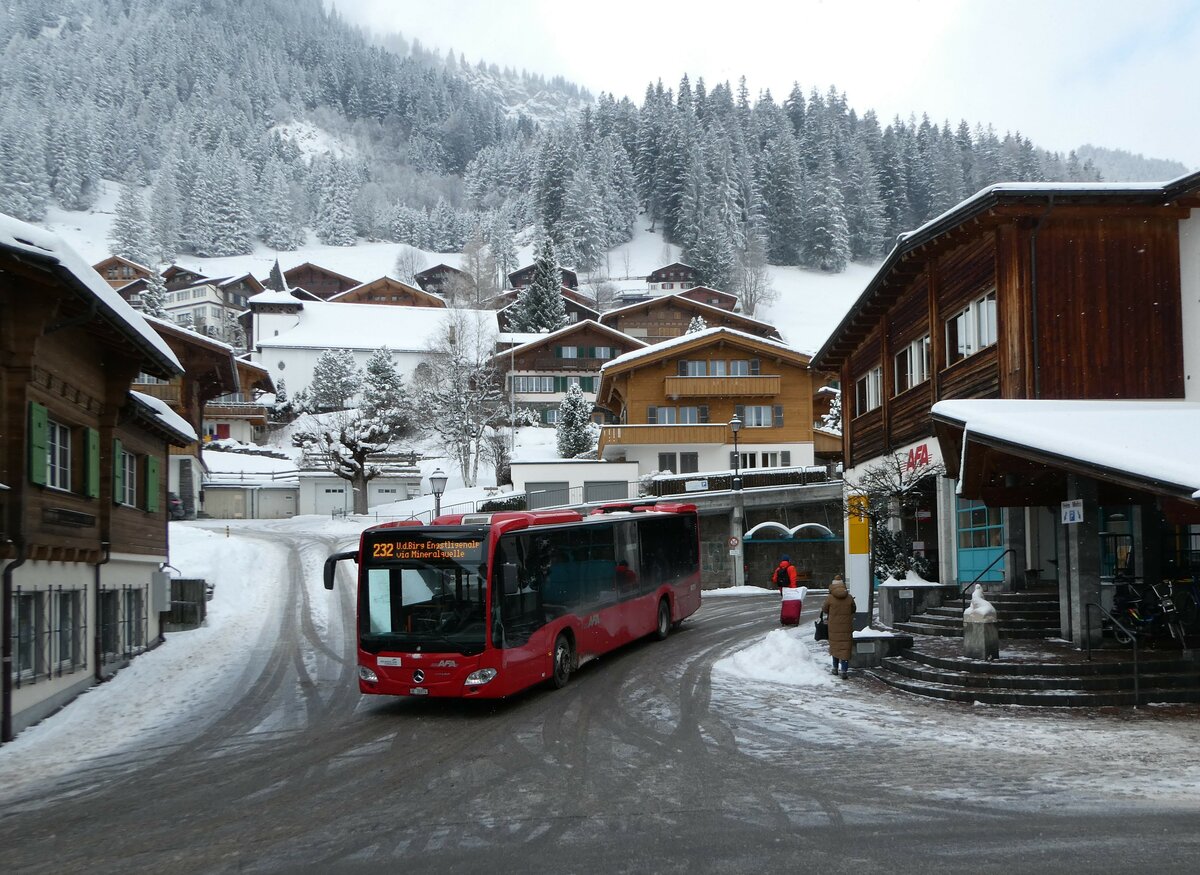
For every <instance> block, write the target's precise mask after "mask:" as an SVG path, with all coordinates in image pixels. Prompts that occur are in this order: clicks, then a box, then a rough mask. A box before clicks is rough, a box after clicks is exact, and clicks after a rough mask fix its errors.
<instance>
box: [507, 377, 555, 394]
mask: <svg viewBox="0 0 1200 875" xmlns="http://www.w3.org/2000/svg"><path fill="white" fill-rule="evenodd" d="M512 382H513V391H514V392H521V393H523V394H545V393H550V392H553V391H554V377H529V376H522V377H513V378H512Z"/></svg>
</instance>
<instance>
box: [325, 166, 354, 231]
mask: <svg viewBox="0 0 1200 875" xmlns="http://www.w3.org/2000/svg"><path fill="white" fill-rule="evenodd" d="M357 189H358V185H357V183H356V181H355V178H354V172H353V170H352V169H351V168H350V165H349V164H348V163H347V162H345V161H338V160H334V161H331V162H330V164H329V166H328V167H327V168H326V172H325V174H324V178H323V179H322V180H321V185H320V190H319V192H318V197H317V214H316V217H315V221H316V230H317V237H318V239H320V241H321V242H322V243H326V244H328V245H330V246H353V245H354V241H355V237H354V217H353V215H352V214H351V204H353V202H354V196H355V194H356V192H357Z"/></svg>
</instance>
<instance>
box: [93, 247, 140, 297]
mask: <svg viewBox="0 0 1200 875" xmlns="http://www.w3.org/2000/svg"><path fill="white" fill-rule="evenodd" d="M92 268H93V269H95V271H96V273H98V274H100V276H102V277H104V281H105V282H106V283H108V284H109V285H110V286H112V287H113V288H114V289H119V288H121V286H125V285H128V284H129V283H131V282H133V281H134V280H144V279H146V278H147V277H149V276H150V275H151V274H153V273H154V269H153V268H150V267H147V266H146V265H144V264H138V263H137V262H136V261H130V260H129V259H128V258H122V257H121V256H120V255H110V256H109V257H108V258H106V259H104V260H103V261H98V262H96V263H95V264H93V265H92Z"/></svg>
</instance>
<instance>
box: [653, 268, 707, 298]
mask: <svg viewBox="0 0 1200 875" xmlns="http://www.w3.org/2000/svg"><path fill="white" fill-rule="evenodd" d="M646 285H647V286H648V287H649V289H650V291H652V292H673V291H683V290H685V289H690V288H693V287H694V286H697V285H699V282H698V281H697V279H696V268H694V267H692V266H691V265H690V264H684V263H683V262H682V261H673V262H671V263H670V264H667V265H664V266H663V267H660V268H658V269H656V270H653V271H651V272H650V276H648V277H646Z"/></svg>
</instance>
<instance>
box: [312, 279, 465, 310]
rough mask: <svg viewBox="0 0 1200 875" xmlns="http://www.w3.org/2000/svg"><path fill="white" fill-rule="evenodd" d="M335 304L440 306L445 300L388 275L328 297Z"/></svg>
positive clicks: (443, 304)
mask: <svg viewBox="0 0 1200 875" xmlns="http://www.w3.org/2000/svg"><path fill="white" fill-rule="evenodd" d="M329 301H330V302H331V303H337V304H393V305H395V306H399V307H441V308H444V307H445V306H446V302H445V300H443V299H442V298H440V297H438V296H437V295H434V294H430V293H429V292H426V291H424V290H423V289H418V288H416V287H415V286H410V285H409V284H408V283H405V282H401V281H400V280H398V279H394V278H393V277H390V276H381V277H380V278H379V279H377V280H371V281H370V282H366V283H362V284H361V285H357V286H355V287H354V288H352V289H347V290H346V291H344V292H339V293H338V294H336V295H334V296H333V297H331V298H329Z"/></svg>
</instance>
